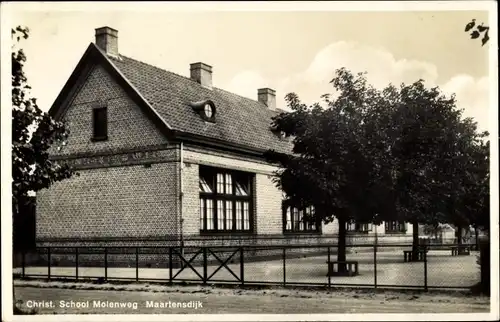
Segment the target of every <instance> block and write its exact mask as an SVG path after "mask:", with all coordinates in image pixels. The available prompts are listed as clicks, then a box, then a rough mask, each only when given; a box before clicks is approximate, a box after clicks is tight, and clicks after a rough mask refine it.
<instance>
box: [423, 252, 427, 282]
mask: <svg viewBox="0 0 500 322" xmlns="http://www.w3.org/2000/svg"><path fill="white" fill-rule="evenodd" d="M423 256H424V290H425V291H427V290H428V288H427V245H425V246H424V255H423Z"/></svg>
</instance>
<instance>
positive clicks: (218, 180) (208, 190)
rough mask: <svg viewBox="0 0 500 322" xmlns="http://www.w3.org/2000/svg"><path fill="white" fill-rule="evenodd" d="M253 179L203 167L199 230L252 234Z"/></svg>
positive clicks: (201, 170)
mask: <svg viewBox="0 0 500 322" xmlns="http://www.w3.org/2000/svg"><path fill="white" fill-rule="evenodd" d="M251 203H252V175H250V174H247V173H243V172H236V171H227V170H221V169H213V168H208V167H200V229H201V231H205V232H231V231H240V232H251V231H252V230H253V225H252V210H251V209H252V207H251Z"/></svg>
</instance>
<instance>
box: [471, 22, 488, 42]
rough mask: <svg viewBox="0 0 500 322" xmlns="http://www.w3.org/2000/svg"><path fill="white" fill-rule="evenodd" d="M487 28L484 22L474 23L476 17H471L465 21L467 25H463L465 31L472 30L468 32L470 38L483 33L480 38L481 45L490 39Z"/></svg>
mask: <svg viewBox="0 0 500 322" xmlns="http://www.w3.org/2000/svg"><path fill="white" fill-rule="evenodd" d="M474 29H475V30H474ZM489 30H490V27H489V26H485V25H484V23H481V24H480V25H476V19H472V20H471V21H470V22H469V23H467V25H465V32H471V31H472V32H471V33H470V37H471V39H478V38H479V37H481V34H482V35H483V38H481V43H482V46H484V45H486V43H487V42H488V41H489V40H490V36H489V35H488V32H489Z"/></svg>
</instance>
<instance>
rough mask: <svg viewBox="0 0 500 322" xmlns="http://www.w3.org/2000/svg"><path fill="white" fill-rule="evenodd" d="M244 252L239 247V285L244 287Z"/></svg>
mask: <svg viewBox="0 0 500 322" xmlns="http://www.w3.org/2000/svg"><path fill="white" fill-rule="evenodd" d="M244 253H245V252H244V250H243V247H240V279H241V285H242V286H243V285H245V259H244V257H243V256H244Z"/></svg>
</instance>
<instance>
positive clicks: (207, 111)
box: [203, 103, 214, 119]
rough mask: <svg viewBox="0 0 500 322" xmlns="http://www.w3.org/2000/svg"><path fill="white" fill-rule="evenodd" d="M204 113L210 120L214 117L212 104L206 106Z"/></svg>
mask: <svg viewBox="0 0 500 322" xmlns="http://www.w3.org/2000/svg"><path fill="white" fill-rule="evenodd" d="M203 112H204V113H205V117H206V118H208V119H210V118H212V116H213V115H214V111H213V107H212V105H210V104H208V103H207V104H205V107H204V108H203Z"/></svg>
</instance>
